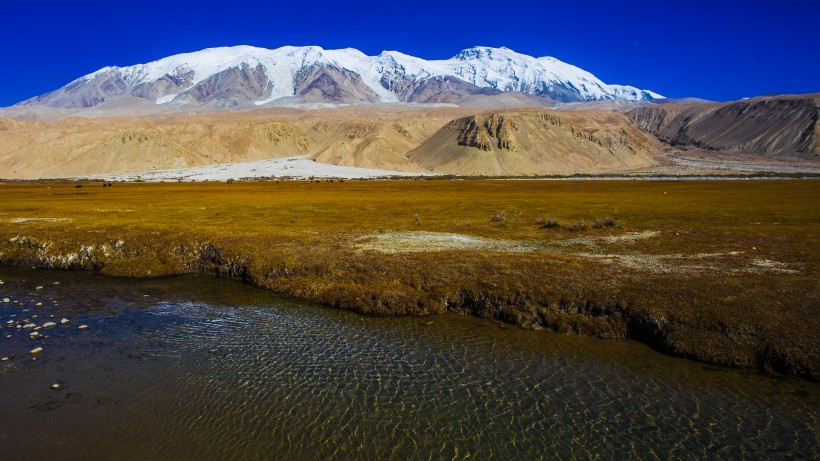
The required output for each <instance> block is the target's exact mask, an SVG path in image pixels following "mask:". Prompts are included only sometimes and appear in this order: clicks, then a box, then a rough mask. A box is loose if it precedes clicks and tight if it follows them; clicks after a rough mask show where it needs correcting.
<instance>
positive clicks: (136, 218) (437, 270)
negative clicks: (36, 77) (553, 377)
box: [0, 180, 820, 379]
mask: <svg viewBox="0 0 820 461" xmlns="http://www.w3.org/2000/svg"><path fill="white" fill-rule="evenodd" d="M0 197H2V200H0V262H2V263H3V264H7V265H15V264H19V265H33V266H38V267H44V268H56V269H89V270H97V271H101V272H103V273H106V274H110V275H116V276H157V275H165V274H176V273H183V272H205V273H212V274H217V275H221V276H230V277H235V278H240V279H243V280H245V281H246V282H249V283H253V284H255V285H259V286H263V287H267V288H270V289H272V290H275V291H278V292H281V293H283V294H286V295H290V296H296V297H300V298H304V299H309V300H312V301H318V302H320V303H323V304H326V305H329V306H335V307H339V308H344V309H351V310H356V311H359V312H363V313H374V314H432V313H438V312H443V311H455V312H464V313H470V314H473V315H478V316H482V317H489V318H495V319H499V320H503V321H506V322H510V323H514V324H516V325H519V326H521V327H524V328H533V329H548V330H553V331H558V332H572V333H579V334H587V335H592V336H596V337H601V338H625V337H631V338H635V339H638V340H642V341H645V342H647V343H649V344H651V345H653V346H654V347H656V348H658V349H660V350H663V351H665V352H668V353H672V354H676V355H681V356H686V357H691V358H695V359H698V360H702V361H706V362H710V363H716V364H725V365H733V366H740V367H762V368H768V369H774V370H777V371H781V372H785V373H789V374H795V375H801V376H805V377H810V378H813V379H816V378H817V377H818V368H817V366H818V365H817V364H818V363H820V360H818V359H820V357H818V356H819V355H820V354H819V353H818V341H817V339H816V332H817V331H818V329H820V322H819V321H818V318H819V317H820V314H819V313H818V308H817V306H820V294H819V293H820V284H819V283H818V280H820V279H818V264H819V263H818V260H820V258H818V256H819V255H818V253H820V182H818V181H815V180H810V181H727V182H720V181H684V182H653V181H640V182H632V181H571V180H567V181H443V180H430V181H346V182H338V181H337V182H321V183H315V182H295V181H293V182H288V181H284V182H279V183H277V182H252V183H251V182H247V183H246V182H235V183H232V184H226V183H205V184H145V183H141V184H115V185H114V186H113V187H103V186H102V185H101V184H85V185H83V186H82V187H79V188H78V187H75V186H74V185H71V184H50V185H49V184H5V185H0Z"/></svg>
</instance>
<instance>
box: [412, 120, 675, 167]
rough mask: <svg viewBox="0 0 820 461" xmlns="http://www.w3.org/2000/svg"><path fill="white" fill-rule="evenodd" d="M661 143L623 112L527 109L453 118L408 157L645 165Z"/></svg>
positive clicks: (455, 163)
mask: <svg viewBox="0 0 820 461" xmlns="http://www.w3.org/2000/svg"><path fill="white" fill-rule="evenodd" d="M658 147H659V145H658V144H657V141H656V140H654V138H652V137H651V136H648V135H646V134H645V133H643V132H642V131H640V130H639V129H637V128H635V127H634V126H633V125H632V124H631V123H630V121H629V119H628V118H627V117H626V116H624V115H621V114H617V113H613V112H603V111H578V112H555V111H548V110H527V109H525V110H511V111H496V112H489V113H485V114H481V115H472V116H468V117H462V118H459V119H456V120H453V121H452V122H450V123H448V124H447V125H445V126H444V127H442V129H441V130H439V131H438V133H436V134H435V135H433V136H432V137H431V138H430V139H428V140H427V141H425V142H424V143H422V144H421V145H420V146H419V147H417V148H416V149H414V150H412V151H411V152H410V153H409V154H408V156H409V157H410V159H411V160H413V161H414V162H416V163H417V164H419V165H421V166H422V167H424V168H426V169H428V170H431V171H435V172H439V173H451V174H464V175H493V176H495V175H515V176H528V175H544V174H574V173H588V172H613V171H625V170H632V169H636V168H641V167H646V166H650V165H653V164H654V160H653V156H654V155H653V152H656V151H657V150H658Z"/></svg>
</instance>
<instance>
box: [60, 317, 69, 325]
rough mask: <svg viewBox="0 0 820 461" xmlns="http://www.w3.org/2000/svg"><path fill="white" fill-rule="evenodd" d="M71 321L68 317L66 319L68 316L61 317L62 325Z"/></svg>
mask: <svg viewBox="0 0 820 461" xmlns="http://www.w3.org/2000/svg"><path fill="white" fill-rule="evenodd" d="M70 321H71V320H68V319H66V318H63V319H60V325H65V324H66V323H68V322H70Z"/></svg>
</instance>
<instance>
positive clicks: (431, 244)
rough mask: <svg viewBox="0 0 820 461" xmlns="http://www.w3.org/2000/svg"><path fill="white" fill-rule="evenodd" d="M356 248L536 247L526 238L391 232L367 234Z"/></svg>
mask: <svg viewBox="0 0 820 461" xmlns="http://www.w3.org/2000/svg"><path fill="white" fill-rule="evenodd" d="M356 247H357V248H358V249H359V250H364V251H378V252H381V253H417V252H423V251H448V250H459V251H471V250H472V251H500V252H506V253H530V252H534V251H538V250H539V247H538V246H537V245H534V244H532V243H529V242H520V241H515V240H501V239H491V238H486V237H474V236H470V235H463V234H448V233H445V232H390V233H385V234H375V235H370V236H367V237H365V238H364V239H362V241H361V242H360V243H358V244H357V245H356Z"/></svg>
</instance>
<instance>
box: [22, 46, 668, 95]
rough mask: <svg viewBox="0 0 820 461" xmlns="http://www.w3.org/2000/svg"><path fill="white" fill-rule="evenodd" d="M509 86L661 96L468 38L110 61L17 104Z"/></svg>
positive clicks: (469, 91)
mask: <svg viewBox="0 0 820 461" xmlns="http://www.w3.org/2000/svg"><path fill="white" fill-rule="evenodd" d="M506 92H520V93H524V94H529V95H534V96H539V97H544V98H549V99H552V100H555V101H559V102H581V101H602V100H628V101H651V100H655V99H661V98H663V96H661V95H659V94H657V93H654V92H652V91H649V90H641V89H638V88H635V87H632V86H626V85H612V84H606V83H604V82H603V81H601V80H600V79H598V78H597V77H595V76H594V75H593V74H591V73H590V72H587V71H585V70H583V69H580V68H578V67H576V66H573V65H571V64H568V63H565V62H563V61H560V60H558V59H556V58H553V57H538V58H536V57H532V56H528V55H524V54H520V53H516V52H515V51H513V50H510V49H508V48H504V47H501V48H492V47H482V46H478V47H472V48H468V49H465V50H462V51H460V52H459V53H457V54H456V55H455V56H453V57H452V58H450V59H445V60H425V59H422V58H417V57H413V56H410V55H407V54H404V53H401V52H398V51H383V52H381V53H380V54H378V55H376V56H368V55H366V54H364V53H362V52H361V51H359V50H356V49H353V48H345V49H338V50H325V49H323V48H321V47H318V46H305V47H293V46H285V47H280V48H276V49H267V48H259V47H253V46H248V45H240V46H234V47H220V48H206V49H204V50H201V51H195V52H191V53H182V54H177V55H173V56H168V57H166V58H162V59H159V60H156V61H152V62H149V63H145V64H136V65H132V66H126V67H116V66H108V67H104V68H102V69H99V70H97V71H95V72H92V73H90V74H87V75H84V76H82V77H80V78H78V79H75V80H73V81H72V82H69V83H68V84H67V85H65V86H63V87H61V88H58V89H56V90H54V91H51V92H49V93H46V94H44V95H40V96H36V97H34V98H30V99H27V100H25V101H22V102H20V103H18V104H16V105H15V106H16V107H32V106H45V107H51V108H66V109H79V108H93V107H97V106H99V105H101V104H104V103H106V102H110V101H111V100H116V99H120V98H123V97H135V98H139V99H143V100H147V101H152V102H153V103H154V104H156V105H159V106H171V107H194V108H195V107H209V108H219V109H235V108H248V107H258V106H263V107H264V106H276V105H281V104H284V103H291V104H292V103H333V104H372V103H454V102H456V101H458V100H460V99H463V98H465V97H469V96H471V95H481V94H483V95H492V94H499V93H506Z"/></svg>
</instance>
